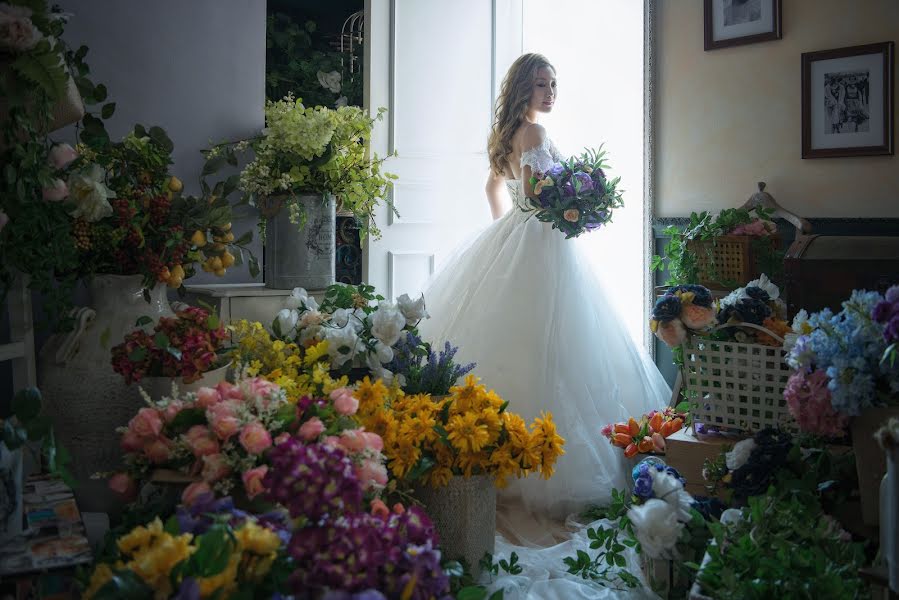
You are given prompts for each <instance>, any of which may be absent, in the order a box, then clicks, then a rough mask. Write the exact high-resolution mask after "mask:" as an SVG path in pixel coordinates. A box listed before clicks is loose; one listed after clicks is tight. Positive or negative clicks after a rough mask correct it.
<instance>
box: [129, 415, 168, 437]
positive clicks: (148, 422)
mask: <svg viewBox="0 0 899 600" xmlns="http://www.w3.org/2000/svg"><path fill="white" fill-rule="evenodd" d="M128 428H129V429H130V430H131V431H133V432H134V433H136V434H137V435H139V436H141V437H145V438H149V437H156V436H157V435H159V432H160V431H162V419H160V418H159V413H158V412H157V411H156V409H153V408H142V409H140V410H139V411H137V414H136V415H134V417H132V419H131V420H130V421H128Z"/></svg>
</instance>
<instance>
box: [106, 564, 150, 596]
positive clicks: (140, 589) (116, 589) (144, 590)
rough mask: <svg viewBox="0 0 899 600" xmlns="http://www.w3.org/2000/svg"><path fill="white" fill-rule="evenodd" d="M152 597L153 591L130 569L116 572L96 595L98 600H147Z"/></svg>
mask: <svg viewBox="0 0 899 600" xmlns="http://www.w3.org/2000/svg"><path fill="white" fill-rule="evenodd" d="M152 597H153V590H152V589H150V588H149V587H148V586H147V584H146V583H144V580H143V579H141V578H140V576H138V574H137V573H135V572H134V571H131V570H129V569H125V570H122V571H115V572H114V573H113V575H112V579H110V580H109V581H107V582H106V584H105V585H104V586H103V587H101V588H100V589H99V590H98V591H97V593H96V594H94V598H96V599H98V600H147V599H148V598H152Z"/></svg>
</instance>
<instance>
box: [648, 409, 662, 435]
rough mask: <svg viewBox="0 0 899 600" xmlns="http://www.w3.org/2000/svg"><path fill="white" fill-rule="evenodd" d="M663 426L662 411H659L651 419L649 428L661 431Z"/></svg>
mask: <svg viewBox="0 0 899 600" xmlns="http://www.w3.org/2000/svg"><path fill="white" fill-rule="evenodd" d="M661 428H662V413H660V412H657V413H656V414H654V415H653V416H652V418H651V419H650V420H649V429H650V430H651V431H659V430H660V429H661Z"/></svg>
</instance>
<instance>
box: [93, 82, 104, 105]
mask: <svg viewBox="0 0 899 600" xmlns="http://www.w3.org/2000/svg"><path fill="white" fill-rule="evenodd" d="M106 95H107V92H106V86H105V85H103V84H102V83H101V84H98V85H97V87H95V88H94V102H103V101H104V100H106Z"/></svg>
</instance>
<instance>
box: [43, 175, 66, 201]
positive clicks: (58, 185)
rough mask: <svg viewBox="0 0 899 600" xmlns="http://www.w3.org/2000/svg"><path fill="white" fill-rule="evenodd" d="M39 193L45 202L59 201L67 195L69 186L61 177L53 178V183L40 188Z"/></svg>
mask: <svg viewBox="0 0 899 600" xmlns="http://www.w3.org/2000/svg"><path fill="white" fill-rule="evenodd" d="M41 195H42V196H43V198H44V200H45V201H47V202H59V201H60V200H62V199H63V198H65V197H66V196H68V195H69V186H67V185H66V182H65V181H63V180H62V179H54V180H53V185H51V186H50V187H45V188H44V189H43V190H41Z"/></svg>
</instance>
